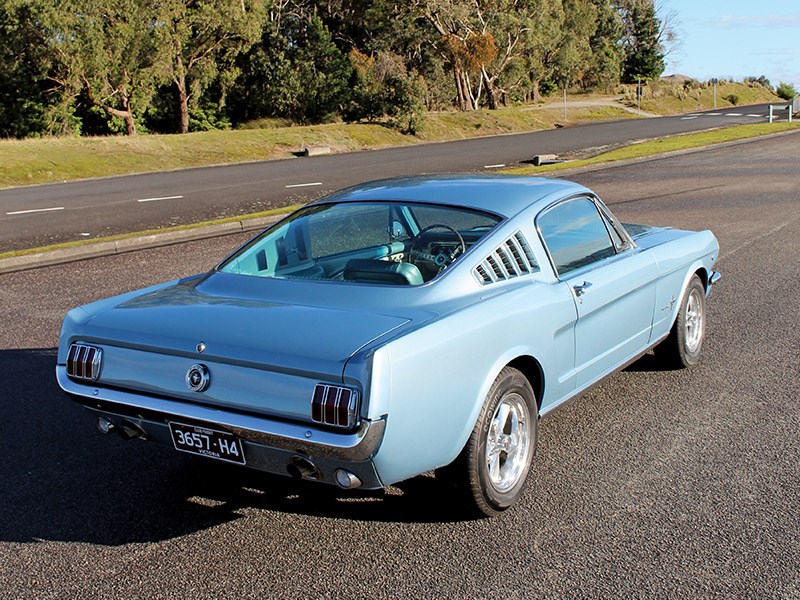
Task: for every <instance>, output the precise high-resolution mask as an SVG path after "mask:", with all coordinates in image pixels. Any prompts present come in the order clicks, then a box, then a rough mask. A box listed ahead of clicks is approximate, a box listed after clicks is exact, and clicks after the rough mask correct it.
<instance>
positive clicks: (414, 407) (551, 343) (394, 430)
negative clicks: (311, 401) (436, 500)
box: [345, 278, 575, 485]
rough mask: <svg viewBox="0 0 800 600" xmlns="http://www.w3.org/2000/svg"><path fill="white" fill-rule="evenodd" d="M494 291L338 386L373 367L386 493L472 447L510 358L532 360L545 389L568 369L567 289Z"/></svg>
mask: <svg viewBox="0 0 800 600" xmlns="http://www.w3.org/2000/svg"><path fill="white" fill-rule="evenodd" d="M495 285H497V286H498V287H503V288H504V289H503V290H502V292H500V293H493V294H492V295H491V296H489V297H484V298H482V299H481V300H480V301H479V302H476V303H473V304H472V305H470V306H468V307H466V308H464V309H461V310H459V311H456V312H453V313H450V314H448V315H447V316H444V317H442V318H440V319H438V320H436V321H434V322H431V323H429V324H426V325H425V326H423V327H420V328H419V329H417V330H415V331H411V332H409V333H407V334H406V335H403V336H402V337H399V338H397V339H395V340H393V341H391V342H389V343H387V344H386V345H384V346H382V347H380V348H378V349H377V350H374V351H372V352H370V353H369V355H365V356H362V357H360V359H359V360H355V361H353V363H352V364H349V365H348V370H347V372H346V373H345V380H347V377H348V375H349V376H351V377H354V378H356V377H360V376H361V373H364V372H365V371H369V370H370V368H371V370H372V381H371V383H370V384H369V386H368V388H369V397H368V412H369V416H370V417H371V418H376V417H378V416H381V415H387V425H386V433H385V436H384V440H383V442H382V444H381V447H380V449H379V451H378V453H377V455H376V456H375V465H376V467H377V470H378V473H379V475H380V478H381V481H383V483H384V484H387V485H388V484H391V483H393V482H396V481H400V480H403V479H407V478H409V477H413V476H415V475H418V474H420V473H424V472H426V471H429V470H431V469H435V468H437V467H441V466H443V465H446V464H449V463H450V462H452V461H453V460H454V459H455V458H456V457H457V456H458V454H459V452H460V451H461V449H462V448H463V447H464V445H465V443H466V441H467V439H468V438H469V435H470V433H471V431H472V429H473V426H474V424H475V422H476V420H477V418H478V414H479V412H480V409H481V406H482V405H483V402H484V400H485V397H486V394H487V392H488V390H489V388H490V387H491V385H492V383H493V381H494V379H495V378H496V377H497V374H498V373H499V372H500V370H501V369H502V368H503V367H504V366H505V365H506V364H508V363H509V362H510V361H512V360H513V359H515V358H517V357H519V356H524V355H528V356H534V357H537V358H538V359H539V361H540V363H541V366H542V369H543V371H544V376H545V381H551V382H556V381H557V380H558V374H559V372H563V371H564V370H567V369H566V368H565V367H566V366H568V365H571V364H572V362H573V352H574V347H573V345H572V342H571V335H569V333H570V332H571V329H572V327H573V325H574V322H575V308H574V303H573V302H572V298H571V296H570V292H569V289H568V288H567V287H566V286H564V285H561V284H556V285H549V284H545V283H542V282H535V280H534V279H532V278H523V280H521V281H520V280H516V281H514V282H508V283H507V284H495ZM488 293H489V291H488V289H487V295H488ZM565 334H568V335H565ZM567 342H568V343H567ZM554 387H555V386H554ZM548 392H550V390H549V389H548V388H545V395H547V394H548ZM552 393H557V390H555V391H553V392H552ZM541 400H542V399H541V398H540V399H539V401H540V402H541Z"/></svg>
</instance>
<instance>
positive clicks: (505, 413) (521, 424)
mask: <svg viewBox="0 0 800 600" xmlns="http://www.w3.org/2000/svg"><path fill="white" fill-rule="evenodd" d="M529 420H530V409H529V408H528V404H527V402H526V401H525V399H524V398H523V397H522V396H520V395H519V394H517V393H510V394H507V395H506V396H505V397H504V398H503V399H502V400H501V402H500V403H499V404H498V405H497V408H496V409H495V411H494V415H493V416H492V419H491V421H490V422H489V431H488V434H487V437H486V457H485V459H486V467H487V471H488V474H489V482H490V483H491V485H492V487H493V488H494V489H496V490H497V491H498V492H501V493H502V492H507V491H508V490H510V489H512V488H513V487H514V486H515V485H517V483H519V481H520V478H521V477H522V476H523V474H524V473H525V472H526V470H527V467H528V463H529V462H530V452H531V440H530V427H529V424H528V422H529Z"/></svg>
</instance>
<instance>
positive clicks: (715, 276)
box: [708, 271, 722, 288]
mask: <svg viewBox="0 0 800 600" xmlns="http://www.w3.org/2000/svg"><path fill="white" fill-rule="evenodd" d="M720 279H722V274H721V273H718V272H717V271H711V277H709V278H708V287H709V288H710V287H711V286H712V285H714V284H715V283H717V282H718V281H719V280H720Z"/></svg>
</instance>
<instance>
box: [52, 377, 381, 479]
mask: <svg viewBox="0 0 800 600" xmlns="http://www.w3.org/2000/svg"><path fill="white" fill-rule="evenodd" d="M56 378H57V380H58V384H59V386H60V387H61V389H63V390H64V391H65V392H66V393H67V394H68V395H69V396H70V398H72V399H73V400H74V401H75V402H77V403H79V404H81V405H83V406H85V407H86V408H88V409H90V410H92V411H93V412H95V413H96V414H98V415H99V416H103V417H105V418H106V419H108V420H109V421H111V422H112V423H114V424H115V425H116V426H117V427H123V425H124V424H125V423H126V422H127V423H132V424H133V425H135V426H136V427H138V428H140V429H141V430H142V431H144V432H145V434H146V438H147V439H149V440H152V441H155V442H159V443H162V444H165V445H168V446H173V442H172V436H171V434H170V430H169V425H168V424H169V422H170V421H177V422H181V423H186V424H191V425H199V426H204V427H208V428H211V429H219V430H222V431H227V432H229V433H232V434H234V435H236V436H238V437H239V438H240V439H241V440H242V443H243V445H244V450H245V457H246V459H247V466H249V467H252V468H255V469H258V470H261V471H267V472H269V473H275V474H278V475H288V474H289V472H290V471H287V466H288V465H290V464H291V463H292V462H293V461H295V460H296V459H297V458H298V457H299V458H303V459H306V460H308V461H310V462H311V463H312V464H313V465H314V466H315V467H316V468H317V470H318V471H319V474H318V475H319V476H318V477H316V479H318V480H319V481H323V482H326V483H336V479H335V477H334V473H335V471H336V470H337V469H346V470H348V471H350V472H352V473H354V474H355V475H357V476H358V478H359V479H360V480H361V482H362V487H364V488H367V489H375V488H380V487H382V483H381V481H380V478H379V477H378V474H377V472H376V471H375V467H374V465H373V463H372V457H373V456H374V455H375V453H376V452H377V451H378V447H379V446H380V444H381V441H382V440H383V433H384V429H385V425H386V422H385V420H383V419H379V420H375V421H369V420H366V419H365V420H362V422H361V426H360V427H359V428H358V430H356V431H354V432H348V433H336V432H330V431H325V430H321V429H317V428H315V427H309V426H305V425H301V424H296V423H286V422H283V421H277V420H274V419H269V418H265V417H258V416H253V415H247V414H241V413H236V412H231V411H228V410H220V409H216V408H211V407H207V406H200V405H196V404H189V403H186V402H176V401H174V400H169V399H165V398H157V397H153V396H147V395H143V394H137V393H132V392H126V391H122V390H117V389H109V388H104V387H102V386H95V385H85V384H82V383H78V382H76V381H73V380H72V379H70V378H69V377H68V376H67V372H66V367H65V366H63V365H57V366H56Z"/></svg>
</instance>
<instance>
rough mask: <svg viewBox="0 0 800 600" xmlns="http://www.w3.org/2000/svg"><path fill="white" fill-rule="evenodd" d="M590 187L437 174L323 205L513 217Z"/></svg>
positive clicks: (354, 192) (372, 185)
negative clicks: (422, 205) (392, 205)
mask: <svg viewBox="0 0 800 600" xmlns="http://www.w3.org/2000/svg"><path fill="white" fill-rule="evenodd" d="M578 193H591V192H590V191H589V190H588V189H587V188H585V187H583V186H581V185H578V184H577V183H572V182H570V181H562V180H560V179H545V178H543V177H519V176H513V175H433V176H419V177H402V178H395V179H383V180H380V181H372V182H369V183H364V184H361V185H357V186H354V187H351V188H347V189H344V190H341V191H339V192H337V193H335V194H333V195H332V196H328V197H327V198H325V199H324V200H323V202H348V201H349V202H358V201H365V200H405V201H409V200H413V201H417V202H428V203H433V204H449V205H453V206H464V207H469V208H476V209H478V210H485V211H489V212H493V213H497V214H499V215H502V216H504V217H512V216H514V215H516V214H517V213H519V212H520V211H521V210H523V209H525V208H527V207H528V206H530V205H531V204H534V203H536V202H537V201H539V200H544V199H545V198H548V199H551V200H552V199H555V198H558V197H563V196H568V195H572V194H578Z"/></svg>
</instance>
